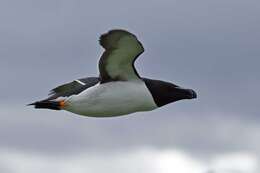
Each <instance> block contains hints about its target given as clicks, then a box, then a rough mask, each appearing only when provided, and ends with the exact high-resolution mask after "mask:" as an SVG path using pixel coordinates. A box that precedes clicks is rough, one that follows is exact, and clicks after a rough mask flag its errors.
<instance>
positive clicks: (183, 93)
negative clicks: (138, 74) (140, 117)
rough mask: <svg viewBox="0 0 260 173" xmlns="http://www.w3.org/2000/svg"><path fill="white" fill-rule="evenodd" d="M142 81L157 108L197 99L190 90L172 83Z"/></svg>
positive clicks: (194, 93) (150, 80)
mask: <svg viewBox="0 0 260 173" xmlns="http://www.w3.org/2000/svg"><path fill="white" fill-rule="evenodd" d="M143 80H144V82H145V84H146V86H147V88H148V89H149V91H150V92H151V94H152V96H153V99H154V101H155V103H156V104H157V106H159V107H161V106H163V105H166V104H169V103H172V102H176V101H178V100H183V99H194V98H197V94H196V92H195V91H193V90H192V89H185V88H181V87H179V86H177V85H174V84H172V83H169V82H164V81H159V80H152V79H146V78H144V79H143Z"/></svg>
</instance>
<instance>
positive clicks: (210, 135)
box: [0, 0, 260, 173]
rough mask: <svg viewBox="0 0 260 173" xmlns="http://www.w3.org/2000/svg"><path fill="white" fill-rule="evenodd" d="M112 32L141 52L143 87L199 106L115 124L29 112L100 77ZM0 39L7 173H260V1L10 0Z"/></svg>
mask: <svg viewBox="0 0 260 173" xmlns="http://www.w3.org/2000/svg"><path fill="white" fill-rule="evenodd" d="M112 28H123V29H127V30H129V31H131V32H133V33H135V34H136V35H137V36H138V38H139V40H141V41H142V43H143V45H144V47H145V53H144V54H142V55H141V56H140V58H139V59H138V61H137V62H136V67H137V70H138V71H139V74H140V75H141V76H145V77H150V78H156V79H162V80H168V81H172V82H173V83H176V84H178V85H180V86H183V87H188V88H193V89H194V90H196V91H197V93H198V99H196V100H191V101H180V102H177V103H174V104H170V105H167V106H165V107H163V108H160V109H158V110H155V111H153V112H144V113H135V114H133V115H129V116H122V117H116V118H106V119H96V118H88V117H81V116H77V115H74V114H72V113H68V112H64V111H59V112H57V111H48V110H34V109H32V108H30V107H25V106H24V105H26V104H27V103H30V102H32V101H35V100H38V99H42V98H44V97H46V95H47V94H48V91H49V90H50V89H52V88H54V87H56V86H57V85H60V84H62V83H65V82H69V81H71V80H74V79H76V78H81V77H86V76H97V75H98V70H97V61H98V59H99V57H100V54H101V53H102V51H103V50H102V48H101V47H100V46H99V45H98V37H99V35H100V34H102V33H103V32H106V31H108V30H109V29H112ZM0 38H1V39H0V60H1V61H0V62H1V63H0V77H1V80H2V82H1V85H0V139H1V140H0V172H4V173H5V172H6V173H18V172H19V173H21V172H26V173H30V172H40V171H42V172H51V171H53V172H57V173H72V172H73V173H74V172H76V173H81V172H98V173H99V172H108V173H110V172H111V173H116V172H126V173H127V172H149V173H157V172H160V173H168V172H174V171H175V172H178V173H213V172H214V173H257V172H259V171H260V168H259V166H258V165H259V164H260V163H259V161H260V147H259V146H260V133H259V132H260V126H259V124H260V117H259V114H260V112H259V107H260V104H259V98H260V92H259V88H260V80H259V74H260V69H259V64H260V59H259V57H260V50H259V45H260V2H259V1H257V0H247V1H245V0H218V1H208V0H197V1H192V0H182V1H180V0H162V1H156V0H151V1H138V0H131V1H125V0H110V1H101V0H96V1H83V0H74V1H69V0H45V1H40V0H24V1H18V0H1V1H0ZM84 165H85V166H84ZM122 170H123V171H122Z"/></svg>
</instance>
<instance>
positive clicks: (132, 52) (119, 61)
mask: <svg viewBox="0 0 260 173" xmlns="http://www.w3.org/2000/svg"><path fill="white" fill-rule="evenodd" d="M99 43H100V45H101V46H102V47H103V48H104V49H105V52H104V53H103V54H102V56H101V58H100V60H99V72H100V79H101V83H105V82H110V81H129V80H136V79H140V76H139V75H138V73H137V71H136V69H135V67H134V62H135V60H136V59H137V57H138V56H139V55H140V54H141V53H143V52H144V48H143V46H142V44H141V43H140V42H139V41H138V39H137V38H136V36H135V35H133V34H132V33H130V32H128V31H125V30H111V31H109V32H108V33H105V34H103V35H101V36H100V40H99Z"/></svg>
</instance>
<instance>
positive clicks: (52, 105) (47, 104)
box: [27, 100, 64, 110]
mask: <svg viewBox="0 0 260 173" xmlns="http://www.w3.org/2000/svg"><path fill="white" fill-rule="evenodd" d="M27 106H34V108H36V109H52V110H61V109H62V108H63V107H64V100H63V101H51V100H42V101H37V102H34V103H31V104H28V105H27Z"/></svg>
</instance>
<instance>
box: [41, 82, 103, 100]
mask: <svg viewBox="0 0 260 173" xmlns="http://www.w3.org/2000/svg"><path fill="white" fill-rule="evenodd" d="M98 82H99V78H98V77H87V78H82V79H77V80H74V81H72V82H70V83H66V84H63V85H61V86H58V87H56V88H54V89H52V90H51V91H50V94H49V95H50V97H49V98H47V99H46V100H54V99H57V98H59V97H69V96H71V95H77V94H79V93H81V92H82V91H84V90H86V89H88V88H90V87H92V86H94V85H96V84H97V83H98Z"/></svg>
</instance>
